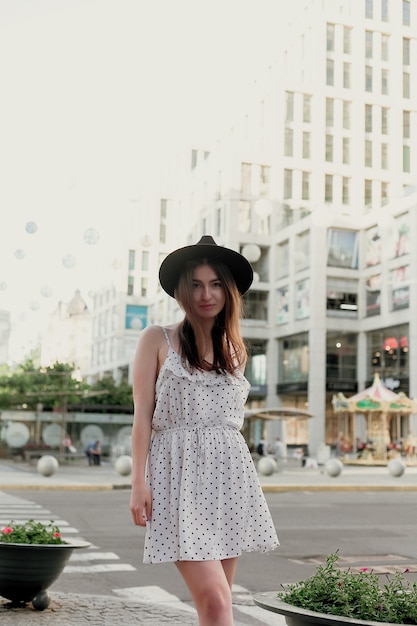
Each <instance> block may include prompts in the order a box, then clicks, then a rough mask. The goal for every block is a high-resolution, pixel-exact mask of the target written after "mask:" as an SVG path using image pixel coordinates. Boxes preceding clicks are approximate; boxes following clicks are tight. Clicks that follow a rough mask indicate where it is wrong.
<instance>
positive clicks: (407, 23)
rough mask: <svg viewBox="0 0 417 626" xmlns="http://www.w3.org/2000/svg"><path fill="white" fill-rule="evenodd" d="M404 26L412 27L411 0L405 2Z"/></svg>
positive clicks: (404, 0)
mask: <svg viewBox="0 0 417 626" xmlns="http://www.w3.org/2000/svg"><path fill="white" fill-rule="evenodd" d="M403 26H410V0H403Z"/></svg>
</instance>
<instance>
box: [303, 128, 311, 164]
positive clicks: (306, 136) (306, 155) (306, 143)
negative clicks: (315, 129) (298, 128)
mask: <svg viewBox="0 0 417 626" xmlns="http://www.w3.org/2000/svg"><path fill="white" fill-rule="evenodd" d="M310 137H311V135H310V133H308V132H306V131H303V159H310V158H311V153H310Z"/></svg>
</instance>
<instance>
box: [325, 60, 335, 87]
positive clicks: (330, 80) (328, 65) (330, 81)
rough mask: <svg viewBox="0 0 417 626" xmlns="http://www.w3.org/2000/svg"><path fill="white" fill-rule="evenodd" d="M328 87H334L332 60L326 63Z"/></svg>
mask: <svg viewBox="0 0 417 626" xmlns="http://www.w3.org/2000/svg"><path fill="white" fill-rule="evenodd" d="M326 85H330V86H332V85H334V62H333V61H332V60H331V59H327V63H326Z"/></svg>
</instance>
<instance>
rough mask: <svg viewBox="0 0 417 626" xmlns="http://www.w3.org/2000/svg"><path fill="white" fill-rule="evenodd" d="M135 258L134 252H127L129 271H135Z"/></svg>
mask: <svg viewBox="0 0 417 626" xmlns="http://www.w3.org/2000/svg"><path fill="white" fill-rule="evenodd" d="M135 257H136V253H135V251H134V250H129V261H128V264H129V265H128V267H129V271H131V270H134V269H135Z"/></svg>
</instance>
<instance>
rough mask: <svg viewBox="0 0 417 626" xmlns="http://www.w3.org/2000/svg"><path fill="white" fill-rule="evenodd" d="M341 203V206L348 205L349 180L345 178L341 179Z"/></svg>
mask: <svg viewBox="0 0 417 626" xmlns="http://www.w3.org/2000/svg"><path fill="white" fill-rule="evenodd" d="M342 202H343V204H349V203H350V178H347V176H344V177H343V179H342Z"/></svg>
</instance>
